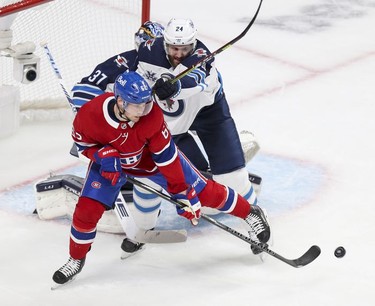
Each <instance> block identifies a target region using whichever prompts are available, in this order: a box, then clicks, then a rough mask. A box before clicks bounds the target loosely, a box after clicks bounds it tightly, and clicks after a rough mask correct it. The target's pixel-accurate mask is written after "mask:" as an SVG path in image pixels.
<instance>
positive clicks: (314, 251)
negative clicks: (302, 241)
mask: <svg viewBox="0 0 375 306" xmlns="http://www.w3.org/2000/svg"><path fill="white" fill-rule="evenodd" d="M320 253H321V250H320V248H319V247H318V246H317V245H313V246H312V247H311V248H310V249H308V250H307V251H306V253H305V254H303V255H302V256H301V257H299V258H297V259H294V260H291V265H292V266H293V267H295V268H300V267H304V266H306V265H308V264H309V263H311V262H313V261H314V260H315V259H316V258H317V257H318V256H319V255H320Z"/></svg>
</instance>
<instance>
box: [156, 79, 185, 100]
mask: <svg viewBox="0 0 375 306" xmlns="http://www.w3.org/2000/svg"><path fill="white" fill-rule="evenodd" d="M173 77H174V76H173V75H172V74H168V73H163V74H162V75H161V78H160V79H158V80H157V81H156V83H155V85H154V87H153V88H152V91H153V92H154V93H155V94H156V95H157V97H158V98H159V99H160V100H166V99H169V98H172V97H174V96H176V95H177V93H179V92H180V90H181V83H180V80H178V81H177V82H175V83H172V82H171V80H172V79H173Z"/></svg>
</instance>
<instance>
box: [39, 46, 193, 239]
mask: <svg viewBox="0 0 375 306" xmlns="http://www.w3.org/2000/svg"><path fill="white" fill-rule="evenodd" d="M41 47H42V48H43V49H44V51H45V53H46V55H47V58H48V61H49V62H50V64H51V66H52V69H53V71H54V72H55V75H56V77H57V78H58V80H59V84H60V87H61V89H62V91H63V92H64V95H65V97H66V99H67V101H68V102H69V105H70V107H71V109H72V111H73V113H74V114H76V113H77V110H76V108H75V106H74V103H73V101H72V99H71V97H70V95H69V93H68V91H67V90H66V86H65V84H64V81H63V78H62V76H61V73H60V70H59V68H58V67H57V65H56V62H55V60H54V59H53V57H52V53H51V51H50V50H49V48H48V45H47V43H46V42H44V43H42V44H41ZM113 210H114V212H115V214H116V216H117V218H118V220H119V222H120V224H121V227H122V228H123V230H124V232H125V234H126V236H127V237H128V238H130V239H132V240H135V241H137V242H141V243H177V242H184V241H186V239H187V232H186V230H183V229H182V230H141V229H139V228H138V227H137V225H136V224H135V221H134V218H133V217H132V215H131V213H130V210H129V207H128V205H127V203H126V201H125V199H124V197H123V195H122V193H121V191H120V192H119V194H118V196H117V199H116V201H115V207H114V209H113Z"/></svg>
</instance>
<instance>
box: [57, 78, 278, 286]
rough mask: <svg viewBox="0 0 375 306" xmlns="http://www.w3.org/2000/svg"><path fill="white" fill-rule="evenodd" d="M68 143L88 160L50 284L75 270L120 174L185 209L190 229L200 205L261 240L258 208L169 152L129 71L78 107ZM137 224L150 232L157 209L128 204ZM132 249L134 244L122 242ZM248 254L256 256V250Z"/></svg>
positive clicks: (154, 113)
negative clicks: (148, 184) (63, 259)
mask: <svg viewBox="0 0 375 306" xmlns="http://www.w3.org/2000/svg"><path fill="white" fill-rule="evenodd" d="M72 138H73V140H74V141H75V143H76V145H77V147H78V148H79V150H80V151H81V152H82V154H83V155H85V156H86V157H88V158H89V159H90V160H91V162H90V164H89V166H88V169H87V175H86V180H85V183H84V186H83V189H82V192H81V195H80V197H79V199H78V203H77V205H76V207H75V211H74V214H73V220H72V225H71V233H70V246H69V254H70V257H69V259H68V262H67V263H66V264H64V265H63V266H62V267H61V268H60V269H58V270H57V271H56V272H55V273H54V275H53V280H54V281H55V282H56V283H57V284H64V283H66V282H68V281H69V280H71V279H73V278H74V277H75V276H76V275H77V274H78V273H80V272H81V270H82V268H83V266H84V264H85V258H86V254H87V253H88V252H89V250H90V248H91V244H92V243H93V241H94V239H95V236H96V226H97V223H98V221H99V219H100V218H101V216H102V215H103V213H104V211H106V210H109V209H111V208H112V207H113V204H114V201H115V199H116V197H117V195H118V193H119V191H120V188H121V186H122V185H123V184H124V182H125V180H126V176H131V177H138V178H140V179H142V178H143V179H145V178H147V179H148V180H150V181H152V182H153V183H155V184H157V185H159V186H160V188H159V190H161V188H164V189H165V190H167V191H168V192H169V193H171V194H172V195H173V197H174V198H175V199H178V200H180V201H181V202H182V203H184V204H185V205H186V206H185V207H184V208H178V209H177V212H178V214H179V215H181V216H183V217H185V218H187V219H189V220H191V222H192V224H194V225H196V224H197V223H198V220H199V217H200V208H201V205H202V206H207V207H211V208H215V209H218V210H219V211H221V212H223V213H227V214H230V215H233V216H236V217H238V218H240V219H242V220H243V221H244V222H243V223H244V225H245V226H246V227H247V230H248V232H249V235H250V237H251V239H252V240H254V241H257V242H261V243H265V244H266V243H267V242H268V241H269V239H270V234H271V231H270V227H269V224H268V221H267V218H266V215H265V213H264V212H263V210H262V209H261V208H260V207H259V206H257V205H255V204H256V202H257V198H256V195H255V193H253V194H252V196H251V197H250V199H249V201H250V203H251V204H250V203H249V202H248V201H247V200H245V199H244V198H243V197H242V196H240V195H239V194H237V193H236V192H235V191H234V190H233V189H231V188H229V187H226V186H224V185H221V184H219V183H217V182H214V181H212V180H207V179H206V178H205V177H203V176H202V175H201V174H200V173H199V171H197V170H196V169H195V168H194V167H193V166H192V165H191V163H190V162H189V160H188V159H186V157H184V155H183V154H182V153H180V151H179V150H178V149H177V147H176V145H175V144H174V142H173V140H172V138H171V134H170V131H169V130H168V128H167V126H166V123H165V121H164V118H163V114H162V111H161V109H160V108H159V107H158V105H157V104H156V103H154V101H153V100H152V95H151V88H150V87H149V85H148V84H147V82H146V81H145V80H144V79H143V77H141V76H140V75H139V74H138V73H136V72H125V73H123V74H121V75H120V76H119V77H118V78H117V79H116V81H115V86H114V94H112V93H106V94H103V95H100V96H99V97H97V98H95V99H94V100H92V101H91V102H90V103H87V104H85V105H84V106H83V107H82V108H81V110H80V111H79V113H78V114H77V116H76V117H75V120H74V122H73V132H72ZM136 208H137V209H136V214H135V216H134V217H135V219H136V221H137V223H138V224H141V223H142V224H144V225H145V224H147V225H148V227H149V228H152V227H153V226H154V224H155V222H156V218H157V213H158V210H159V206H158V205H156V206H155V205H153V206H143V207H139V206H137V205H136ZM129 243H131V244H133V245H134V247H135V249H139V248H141V247H142V244H141V243H137V242H136V241H129ZM253 251H257V252H261V250H260V249H253Z"/></svg>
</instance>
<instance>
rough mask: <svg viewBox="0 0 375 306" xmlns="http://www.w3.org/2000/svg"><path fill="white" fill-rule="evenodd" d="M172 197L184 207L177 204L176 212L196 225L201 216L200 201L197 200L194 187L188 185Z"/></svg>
mask: <svg viewBox="0 0 375 306" xmlns="http://www.w3.org/2000/svg"><path fill="white" fill-rule="evenodd" d="M172 198H173V199H174V200H177V201H178V202H179V203H181V204H183V205H185V206H184V207H178V206H177V207H176V209H177V213H178V214H179V215H180V216H182V217H185V218H186V219H189V220H190V222H191V224H193V225H197V224H198V219H199V218H200V216H201V202H199V199H198V196H197V193H196V191H195V189H194V188H193V187H191V186H190V187H189V188H188V189H186V190H185V191H184V192H183V193H178V194H175V195H174V196H173V197H172Z"/></svg>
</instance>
